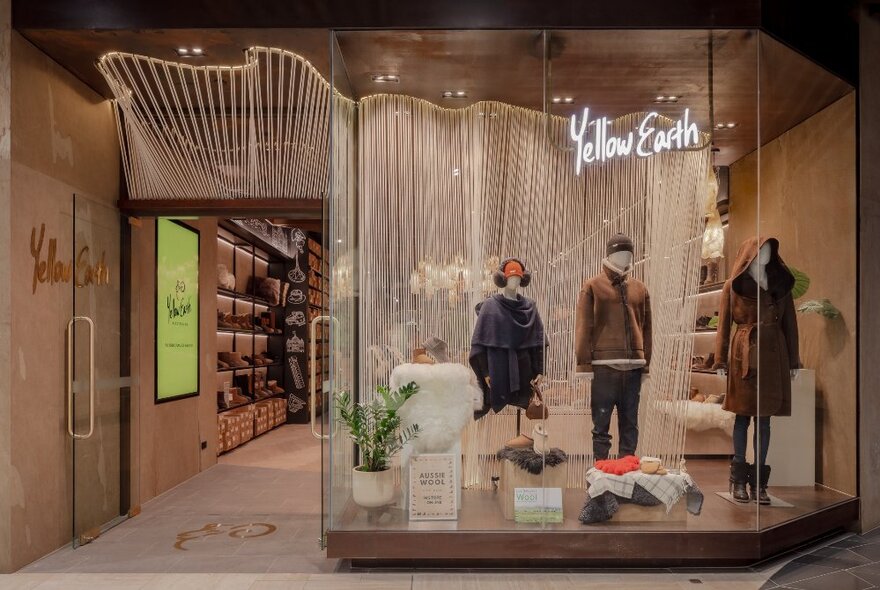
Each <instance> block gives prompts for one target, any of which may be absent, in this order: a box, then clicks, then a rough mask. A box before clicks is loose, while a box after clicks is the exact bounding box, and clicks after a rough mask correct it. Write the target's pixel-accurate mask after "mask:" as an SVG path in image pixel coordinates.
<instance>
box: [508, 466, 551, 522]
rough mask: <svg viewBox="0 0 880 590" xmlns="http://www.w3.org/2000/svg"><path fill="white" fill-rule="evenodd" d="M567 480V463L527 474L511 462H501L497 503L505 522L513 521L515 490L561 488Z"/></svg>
mask: <svg viewBox="0 0 880 590" xmlns="http://www.w3.org/2000/svg"><path fill="white" fill-rule="evenodd" d="M567 479H568V463H563V464H561V465H556V466H553V467H544V472H543V473H538V474H534V473H529V472H528V471H526V470H525V469H522V468H520V467H517V466H516V465H514V464H513V463H512V462H511V461H508V460H507V459H503V460H502V461H501V481H500V482H498V501H499V502H500V503H501V510H502V511H503V512H504V518H505V519H506V520H513V518H514V506H513V495H514V490H516V488H541V487H543V488H562V489H565V482H566V481H567Z"/></svg>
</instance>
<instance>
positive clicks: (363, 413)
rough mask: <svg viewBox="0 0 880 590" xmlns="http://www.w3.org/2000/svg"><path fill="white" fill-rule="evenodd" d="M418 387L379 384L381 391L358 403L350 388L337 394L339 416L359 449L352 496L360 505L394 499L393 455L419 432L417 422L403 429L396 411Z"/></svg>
mask: <svg viewBox="0 0 880 590" xmlns="http://www.w3.org/2000/svg"><path fill="white" fill-rule="evenodd" d="M418 391H419V386H418V385H416V384H415V383H409V384H407V385H404V386H403V387H401V388H400V389H398V390H396V391H391V390H390V389H389V388H388V387H384V386H380V387H377V388H376V392H377V393H378V395H377V396H376V397H375V398H374V399H373V400H372V401H370V402H366V403H356V402H355V401H354V400H353V399H352V397H351V394H350V393H349V392H347V391H345V392H341V393H338V394H337V395H336V396H335V397H336V408H337V409H338V416H339V418H338V420H339V421H340V422H342V423H344V424H345V425H346V426H348V430H349V436H350V437H351V440H353V441H354V442H355V444H357V445H358V448H359V450H360V456H361V464H360V465H358V466H357V467H355V468H354V469H353V471H352V497H353V498H354V501H355V503H356V504H357V505H358V506H363V507H365V508H376V507H378V506H385V505H386V504H390V503H391V501H392V500H394V472H393V471H392V470H391V466H390V461H391V457H393V456H394V455H395V454H396V453H397V452H398V451H400V449H402V448H403V447H404V445H406V443H407V442H409V441H410V440H412V439H414V438H415V437H417V436H418V434H419V426H418V424H413V425H412V426H409V427H408V428H404V429H403V430H402V431H401V430H400V416H399V415H398V413H397V411H398V410H399V409H400V406H402V405H403V404H404V403H405V402H406V400H408V399H409V398H411V397H412V396H414V395H415V394H416V393H418Z"/></svg>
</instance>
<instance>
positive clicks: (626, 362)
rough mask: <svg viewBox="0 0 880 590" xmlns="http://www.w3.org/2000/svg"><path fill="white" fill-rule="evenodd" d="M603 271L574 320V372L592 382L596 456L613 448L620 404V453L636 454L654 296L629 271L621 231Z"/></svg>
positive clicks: (587, 287) (587, 286)
mask: <svg viewBox="0 0 880 590" xmlns="http://www.w3.org/2000/svg"><path fill="white" fill-rule="evenodd" d="M605 253H606V257H605V259H604V260H603V262H602V265H603V268H602V271H601V272H600V273H599V274H597V275H596V276H594V277H592V278H590V279H587V281H586V282H584V285H583V287H582V288H581V292H580V295H579V296H578V304H577V316H576V320H575V354H576V356H577V368H576V373H577V374H579V375H583V376H585V377H586V378H587V379H590V380H591V381H592V386H591V388H590V409H591V414H592V418H593V456H594V458H595V459H596V460H599V459H607V458H608V453H609V452H610V450H611V435H610V434H608V430H609V427H610V426H611V413H612V411H613V410H614V408H615V406H616V407H617V425H618V432H619V433H620V444H619V445H618V454H619V456H621V457H623V456H626V455H634V454H635V452H636V446H637V445H638V440H639V423H638V420H639V396H640V393H641V386H642V376H643V375H644V374H645V373H647V370H648V364H649V363H650V362H651V300H650V297H649V296H648V289H647V288H646V287H645V284H644V283H642V282H641V281H639V280H638V279H634V278H632V277H630V276H629V273H630V271H631V270H632V260H633V243H632V240H630V239H629V238H628V237H626V236H625V235H623V234H617V235H615V236H613V237H612V238H611V239H610V240H609V241H608V243H607V245H606V248H605Z"/></svg>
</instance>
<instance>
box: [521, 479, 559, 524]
mask: <svg viewBox="0 0 880 590" xmlns="http://www.w3.org/2000/svg"><path fill="white" fill-rule="evenodd" d="M513 520H514V521H516V522H531V523H535V522H550V523H561V522H562V488H514V490H513Z"/></svg>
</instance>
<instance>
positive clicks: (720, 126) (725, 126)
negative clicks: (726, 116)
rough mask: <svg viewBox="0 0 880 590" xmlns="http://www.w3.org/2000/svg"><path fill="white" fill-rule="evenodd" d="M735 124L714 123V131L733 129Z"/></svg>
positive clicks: (731, 122) (729, 122) (730, 122)
mask: <svg viewBox="0 0 880 590" xmlns="http://www.w3.org/2000/svg"><path fill="white" fill-rule="evenodd" d="M736 125H737V124H736V123H735V122H733V121H727V122H725V123H715V129H716V130H718V131H721V130H722V129H724V130H727V129H734V128H735V127H736Z"/></svg>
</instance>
